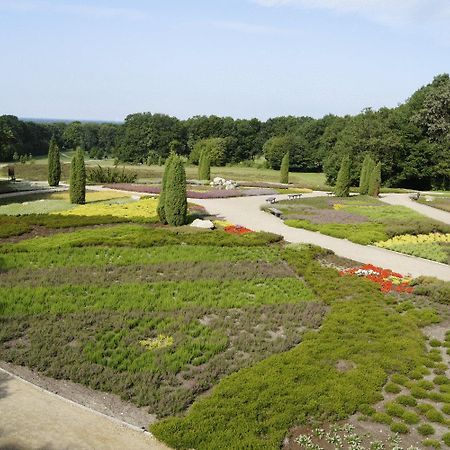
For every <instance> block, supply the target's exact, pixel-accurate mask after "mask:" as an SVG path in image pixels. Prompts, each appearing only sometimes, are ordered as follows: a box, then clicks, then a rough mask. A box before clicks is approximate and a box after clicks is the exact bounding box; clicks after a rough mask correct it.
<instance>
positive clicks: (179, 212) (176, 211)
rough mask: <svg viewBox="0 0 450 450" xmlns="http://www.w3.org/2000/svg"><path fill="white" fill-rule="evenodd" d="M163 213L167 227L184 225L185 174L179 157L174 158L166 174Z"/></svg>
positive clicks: (185, 215)
mask: <svg viewBox="0 0 450 450" xmlns="http://www.w3.org/2000/svg"><path fill="white" fill-rule="evenodd" d="M164 212H165V215H166V219H167V223H168V224H169V225H172V226H175V227H179V226H181V225H184V224H185V223H186V217H187V198H186V172H185V170H184V164H183V161H182V160H181V158H180V157H179V156H175V157H174V159H173V162H172V163H171V164H170V169H169V172H168V174H167V185H166V198H165V204H164Z"/></svg>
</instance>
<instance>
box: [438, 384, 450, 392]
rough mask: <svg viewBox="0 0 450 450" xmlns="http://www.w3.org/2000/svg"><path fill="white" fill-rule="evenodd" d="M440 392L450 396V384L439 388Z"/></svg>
mask: <svg viewBox="0 0 450 450" xmlns="http://www.w3.org/2000/svg"><path fill="white" fill-rule="evenodd" d="M439 391H440V392H442V393H444V394H450V385H449V384H442V385H440V386H439Z"/></svg>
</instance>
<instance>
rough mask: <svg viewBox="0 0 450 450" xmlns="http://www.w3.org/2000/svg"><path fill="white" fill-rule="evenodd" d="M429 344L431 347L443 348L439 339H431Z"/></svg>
mask: <svg viewBox="0 0 450 450" xmlns="http://www.w3.org/2000/svg"><path fill="white" fill-rule="evenodd" d="M429 344H430V346H431V347H441V346H442V342H441V341H440V340H438V339H431V340H430V342H429Z"/></svg>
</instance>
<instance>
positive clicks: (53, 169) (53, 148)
mask: <svg viewBox="0 0 450 450" xmlns="http://www.w3.org/2000/svg"><path fill="white" fill-rule="evenodd" d="M60 180H61V161H60V159H59V147H58V143H57V142H56V139H55V137H54V136H52V138H51V139H50V145H49V148H48V184H49V185H50V186H58V185H59V182H60Z"/></svg>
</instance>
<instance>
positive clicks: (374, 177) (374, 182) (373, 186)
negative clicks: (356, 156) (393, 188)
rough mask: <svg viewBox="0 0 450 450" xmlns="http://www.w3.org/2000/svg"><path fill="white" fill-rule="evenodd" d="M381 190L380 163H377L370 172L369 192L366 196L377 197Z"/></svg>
mask: <svg viewBox="0 0 450 450" xmlns="http://www.w3.org/2000/svg"><path fill="white" fill-rule="evenodd" d="M380 188H381V162H379V163H378V164H377V165H376V166H375V169H373V170H372V173H371V174H370V181H369V192H368V194H369V195H371V196H372V197H378V194H379V193H380Z"/></svg>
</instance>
